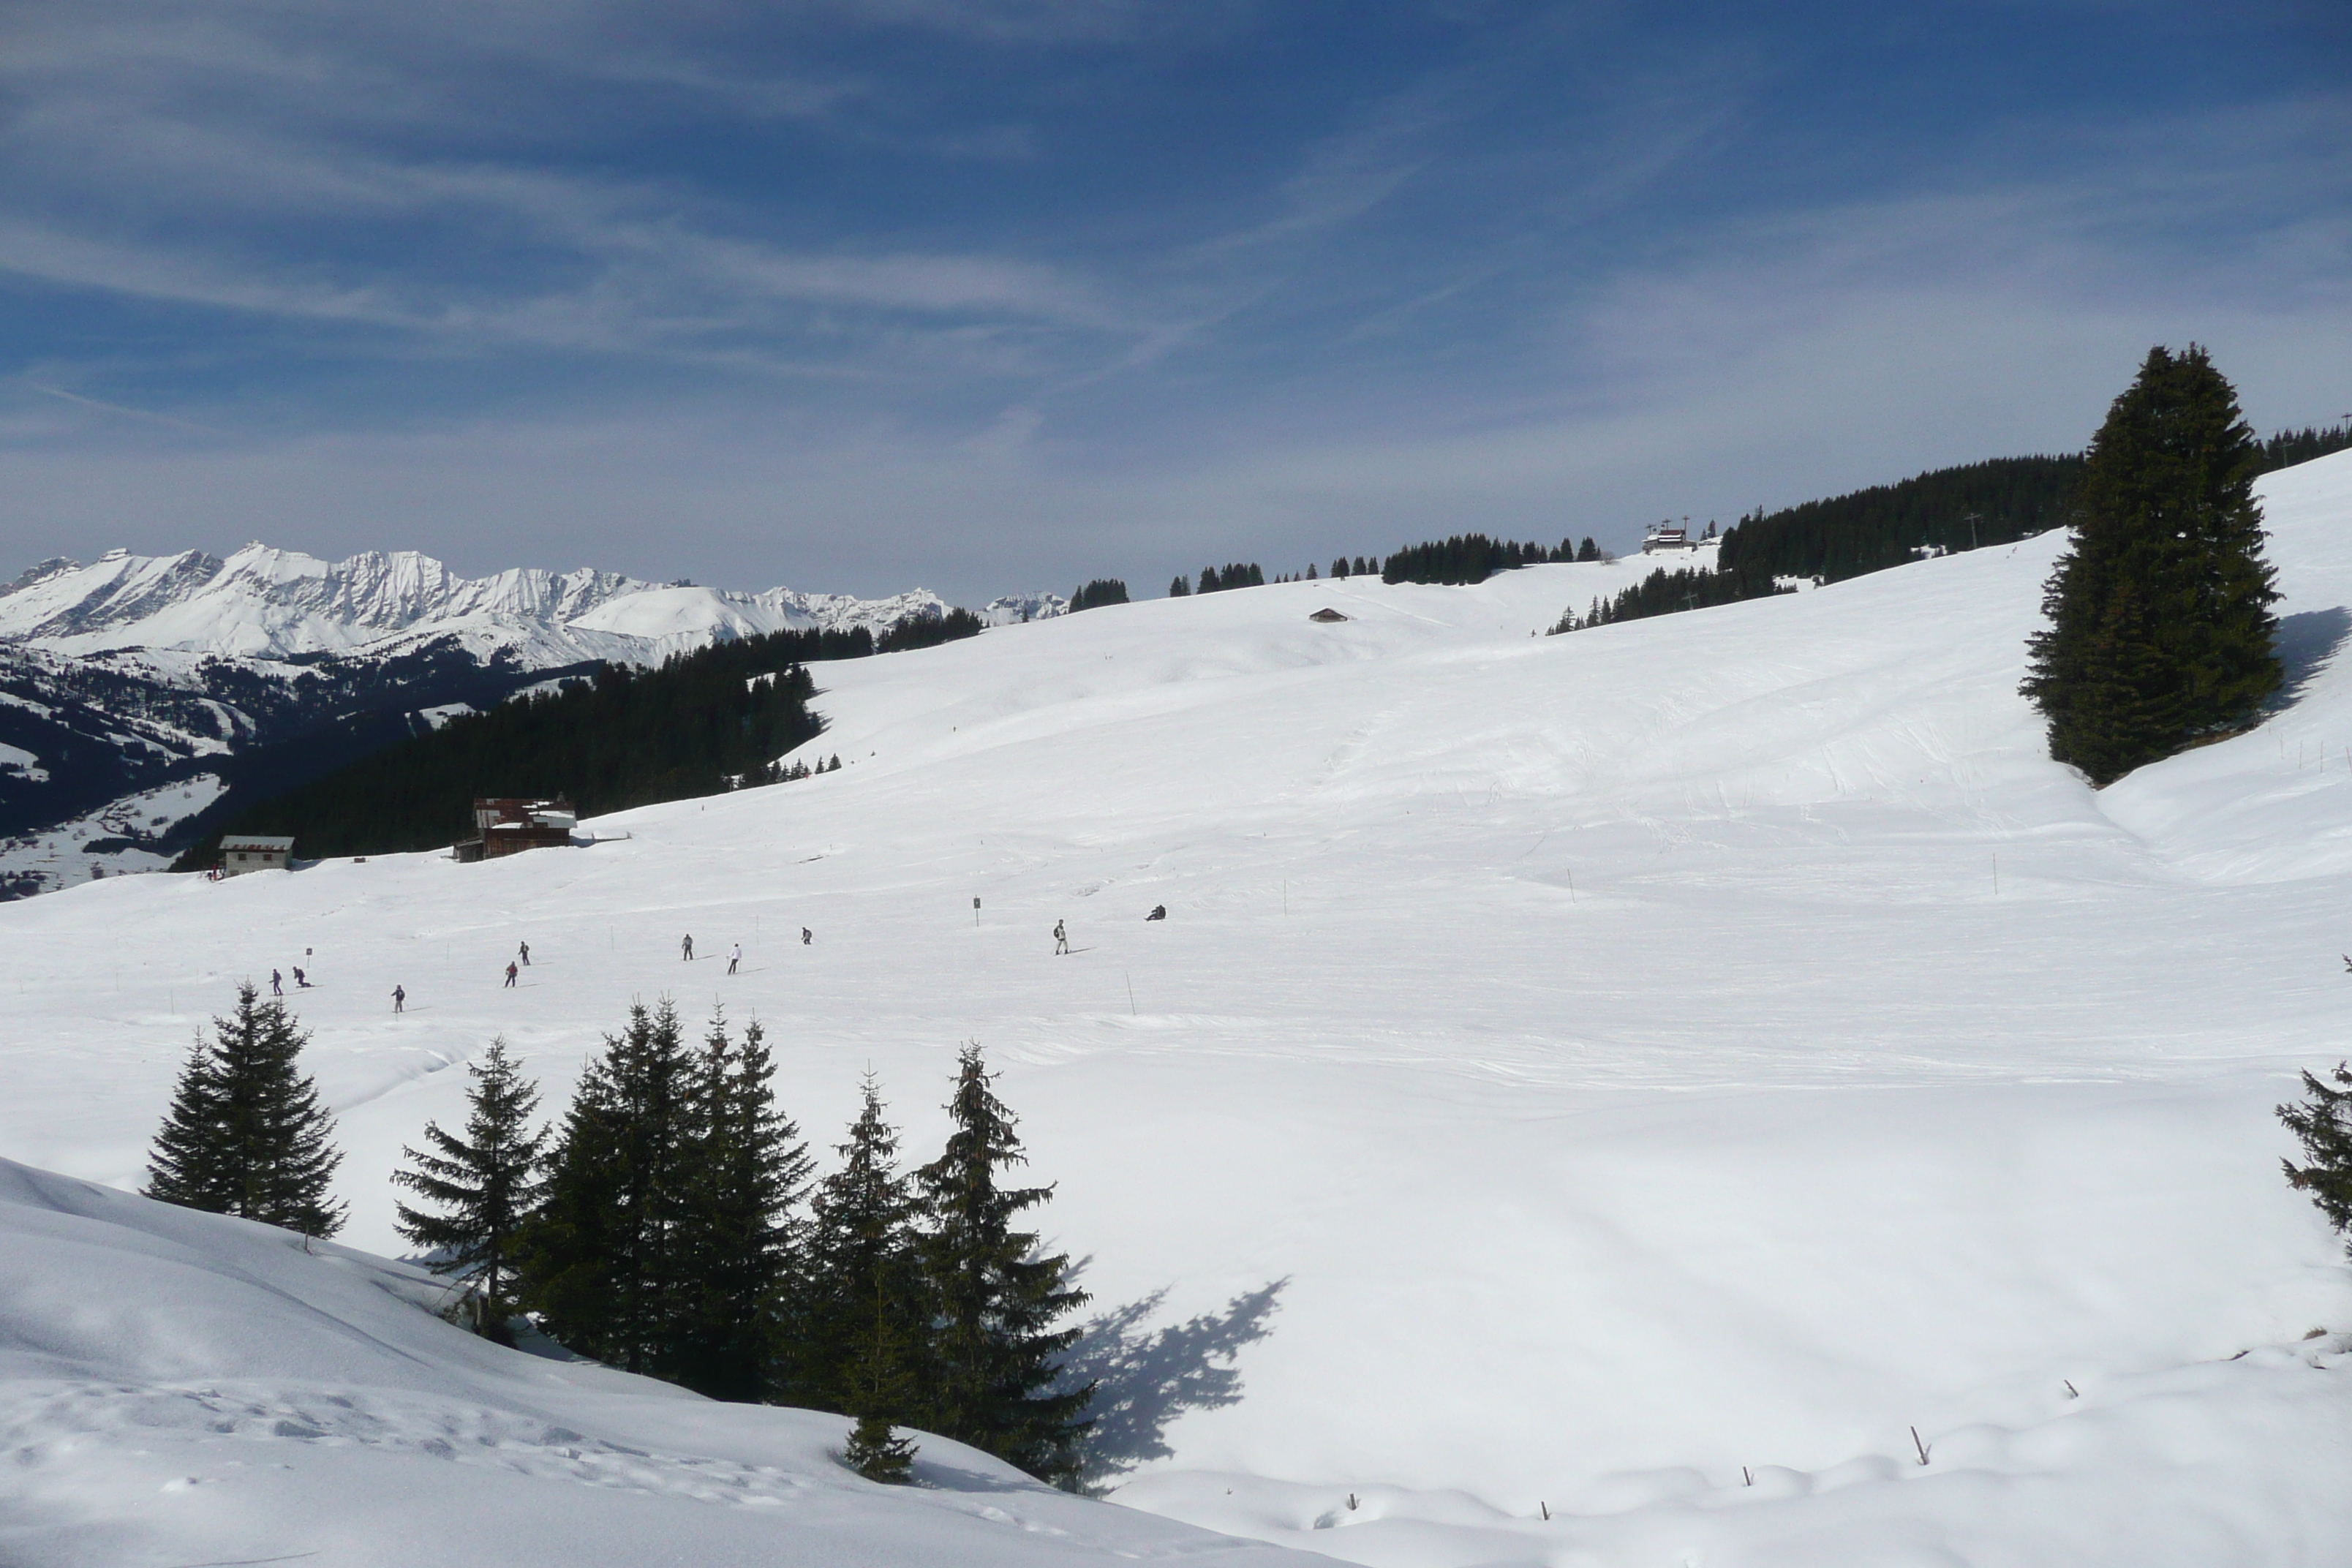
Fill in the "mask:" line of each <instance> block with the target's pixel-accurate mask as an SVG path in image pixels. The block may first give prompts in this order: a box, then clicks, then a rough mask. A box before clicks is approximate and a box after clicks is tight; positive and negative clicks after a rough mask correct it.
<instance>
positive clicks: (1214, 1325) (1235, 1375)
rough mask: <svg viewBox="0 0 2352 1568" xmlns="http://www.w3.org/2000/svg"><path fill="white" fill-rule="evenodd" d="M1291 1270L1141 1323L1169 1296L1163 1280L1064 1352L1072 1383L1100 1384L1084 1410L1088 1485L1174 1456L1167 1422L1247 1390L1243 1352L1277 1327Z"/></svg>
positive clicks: (1219, 1405)
mask: <svg viewBox="0 0 2352 1568" xmlns="http://www.w3.org/2000/svg"><path fill="white" fill-rule="evenodd" d="M1289 1283H1290V1281H1289V1279H1287V1278H1285V1279H1274V1280H1269V1281H1268V1282H1267V1283H1265V1285H1263V1286H1260V1287H1259V1288H1258V1289H1255V1290H1247V1291H1244V1292H1243V1293H1242V1294H1241V1295H1238V1296H1236V1297H1234V1299H1233V1300H1230V1301H1228V1302H1226V1303H1225V1306H1224V1309H1223V1310H1222V1311H1216V1312H1203V1313H1202V1314H1201V1315H1200V1316H1198V1317H1196V1318H1193V1319H1192V1320H1190V1321H1186V1322H1181V1323H1169V1324H1166V1325H1164V1326H1162V1327H1160V1328H1157V1329H1147V1328H1146V1327H1145V1326H1144V1325H1145V1324H1146V1323H1147V1322H1149V1321H1150V1319H1151V1318H1152V1317H1153V1316H1154V1315H1155V1314H1157V1313H1158V1311H1159V1310H1160V1303H1161V1302H1163V1301H1165V1300H1167V1299H1168V1291H1167V1290H1166V1289H1164V1288H1163V1289H1158V1290H1154V1291H1153V1292H1151V1294H1150V1295H1148V1296H1145V1297H1143V1298H1141V1299H1140V1300H1134V1301H1129V1303H1127V1304H1126V1305H1125V1306H1123V1307H1118V1308H1114V1309H1113V1310H1110V1311H1108V1312H1106V1313H1104V1314H1103V1315H1102V1316H1101V1317H1099V1318H1097V1319H1095V1320H1094V1321H1092V1322H1090V1323H1088V1324H1087V1325H1086V1327H1085V1329H1084V1330H1083V1331H1081V1332H1080V1334H1079V1337H1078V1342H1077V1343H1076V1344H1075V1345H1073V1346H1071V1347H1070V1352H1069V1354H1068V1355H1067V1356H1066V1357H1065V1358H1064V1359H1063V1363H1062V1371H1063V1375H1064V1377H1065V1378H1066V1380H1067V1381H1066V1384H1065V1386H1067V1385H1068V1384H1078V1383H1085V1382H1087V1380H1089V1379H1093V1380H1095V1381H1097V1383H1099V1384H1100V1386H1099V1387H1098V1388H1097V1390H1096V1392H1095V1399H1094V1403H1093V1404H1092V1405H1089V1406H1087V1415H1089V1416H1091V1417H1092V1418H1093V1420H1094V1427H1093V1429H1092V1431H1090V1432H1089V1433H1088V1434H1087V1452H1086V1465H1085V1468H1084V1469H1083V1471H1082V1472H1081V1476H1080V1479H1081V1483H1082V1485H1083V1488H1084V1489H1085V1490H1087V1491H1089V1492H1097V1493H1099V1492H1102V1491H1105V1490H1108V1489H1109V1488H1110V1487H1112V1486H1113V1485H1116V1484H1117V1482H1118V1480H1119V1479H1120V1478H1121V1477H1124V1476H1126V1475H1128V1474H1129V1473H1130V1472H1131V1471H1133V1470H1134V1469H1136V1468H1138V1467H1139V1466H1140V1465H1143V1464H1145V1463H1147V1462H1148V1461H1150V1460H1152V1459H1164V1458H1169V1457H1170V1456H1171V1454H1172V1453H1173V1452H1174V1450H1173V1449H1171V1448H1170V1447H1169V1446H1168V1441H1167V1437H1166V1433H1167V1430H1168V1426H1169V1425H1170V1423H1171V1422H1173V1421H1174V1420H1175V1419H1176V1417H1178V1416H1179V1415H1182V1414H1183V1413H1184V1412H1186V1411H1187V1410H1221V1409H1223V1408H1224V1407H1225V1406H1227V1405H1238V1404H1240V1403H1241V1398H1242V1374H1241V1368H1240V1364H1239V1363H1240V1357H1241V1352H1242V1349H1243V1347H1244V1346H1245V1345H1253V1344H1255V1343H1256V1342H1258V1341H1260V1340H1262V1339H1265V1337H1266V1336H1267V1335H1269V1334H1271V1333H1272V1332H1273V1329H1272V1328H1271V1327H1269V1326H1268V1320H1269V1319H1271V1318H1272V1317H1273V1316H1274V1311H1275V1308H1276V1306H1277V1305H1278V1304H1279V1302H1280V1298H1281V1295H1282V1291H1283V1288H1284V1287H1285V1286H1286V1285H1288V1284H1289Z"/></svg>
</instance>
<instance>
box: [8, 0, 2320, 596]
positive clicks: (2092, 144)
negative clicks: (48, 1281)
mask: <svg viewBox="0 0 2352 1568" xmlns="http://www.w3.org/2000/svg"><path fill="white" fill-rule="evenodd" d="M0 329H5V336H0V345H4V346H5V363H0V544H5V546H7V549H6V551H5V552H0V566H5V567H7V568H8V569H10V570H12V571H13V569H15V568H16V567H17V566H20V565H22V564H25V563H29V562H31V561H34V560H37V559H39V558H41V557H45V556H47V555H52V554H61V553H62V554H73V555H79V556H81V557H83V558H85V559H86V558H88V557H89V555H92V554H95V553H97V552H100V551H101V550H103V549H106V548H108V547H109V546H111V545H115V544H124V545H128V546H130V547H131V548H132V549H135V550H140V551H142V552H152V551H165V550H176V549H184V548H190V547H201V548H207V549H212V550H215V551H219V550H225V549H227V548H232V547H234V546H235V545H236V544H238V543H240V542H244V541H245V540H247V539H250V538H261V539H265V540H268V541H269V542H273V543H278V544H283V545H288V546H291V547H294V548H299V549H304V550H309V551H311V552H316V553H320V554H326V555H340V554H342V553H346V552H351V551H352V550H357V549H364V548H417V549H423V550H426V551H429V552H433V553H435V554H437V555H440V556H442V557H443V558H444V559H446V560H448V561H450V562H451V563H453V564H455V565H457V566H458V567H459V568H461V569H463V570H466V571H468V572H484V571H489V570H495V569H498V568H500V567H504V566H508V565H516V564H536V565H549V566H556V567H568V566H572V565H576V564H583V563H588V564H595V565H599V566H604V567H609V568H613V569H617V570H624V571H629V572H635V573H638V574H645V575H649V576H657V577H664V578H667V577H674V576H681V575H683V576H691V577H693V578H695V579H696V580H697V581H702V582H712V583H719V584H729V585H734V586H764V585H768V584H775V583H789V584H793V585H795V586H801V587H807V588H812V589H827V590H835V591H849V592H862V593H877V592H885V591H890V590H895V589H898V588H900V587H904V586H908V585H909V584H916V583H921V584H928V585H930V586H933V587H936V588H939V589H940V590H941V591H942V592H945V593H948V594H950V596H953V597H957V598H959V599H961V600H964V601H966V602H971V601H977V600H980V599H984V598H986V597H989V596H992V595H995V594H997V593H1001V592H1008V591H1013V590H1016V589H1024V588H1032V587H1049V588H1054V589H1057V590H1059V591H1063V592H1067V591H1068V590H1069V588H1070V587H1072V586H1073V585H1074V584H1076V583H1077V582H1078V581H1080V580H1081V579H1083V578H1086V577H1090V576H1094V575H1098V574H1118V575H1122V576H1124V577H1126V578H1127V579H1128V580H1129V583H1130V584H1133V585H1134V586H1135V588H1136V589H1137V590H1138V591H1139V592H1147V591H1148V592H1151V593H1157V592H1160V591H1161V590H1162V589H1163V588H1164V585H1165V584H1166V582H1167V580H1168V578H1169V577H1170V576H1171V574H1174V573H1176V572H1178V571H1190V570H1192V569H1194V568H1196V567H1198V566H1199V565H1201V564H1202V563H1207V562H1219V563H1222V562H1223V561H1227V560H1233V559H1244V560H1255V561H1259V562H1261V563H1263V564H1264V565H1265V567H1266V569H1267V570H1268V571H1269V572H1274V571H1283V570H1295V569H1297V568H1299V567H1302V566H1304V565H1305V564H1306V563H1307V562H1309V561H1314V562H1317V563H1328V561H1329V560H1330V558H1331V557H1332V556H1333V555H1334V554H1337V553H1339V552H1347V553H1349V554H1370V553H1373V552H1381V551H1385V550H1389V549H1392V548H1394V547H1395V546H1397V545H1399V544H1401V543H1404V542H1411V541H1414V540H1419V539H1423V538H1426V537H1431V536H1435V535H1442V534H1444V533H1449V532H1455V531H1464V530H1467V529H1474V528H1475V529H1483V530H1486V531H1489V532H1498V533H1504V534H1508V535H1511V536H1513V537H1521V538H1524V537H1537V538H1541V539H1545V540H1553V539H1558V538H1559V537H1560V536H1562V535H1563V534H1568V535H1575V536H1582V535H1584V534H1587V533H1590V534H1593V535H1596V536H1598V537H1599V538H1600V539H1601V541H1602V542H1604V543H1611V544H1623V543H1627V542H1631V541H1632V540H1633V539H1635V538H1637V537H1638V534H1639V531H1640V528H1641V525H1642V524H1643V522H1645V521H1652V520H1654V519H1656V518H1659V517H1664V516H1667V515H1673V516H1677V517H1678V516H1681V515H1684V514H1688V515H1690V516H1692V517H1694V518H1699V517H1714V518H1720V519H1721V520H1723V521H1726V522H1728V521H1731V520H1732V519H1733V518H1734V517H1735V516H1737V515H1738V513H1740V512H1741V511H1743V510H1747V509H1748V508H1749V507H1752V506H1755V505H1759V504H1763V505H1777V504H1781V503H1786V502H1790V501H1796V500H1804V499H1808V498H1810V497H1812V496H1816V495H1821V494H1826V493H1831V492H1834V491H1836V490H1839V489H1850V488H1853V487H1854V486H1857V485H1861V484H1868V483H1874V482H1878V481H1881V480H1885V479H1895V478H1899V477H1902V476H1903V475H1906V474H1908V473H1912V472H1916V471H1917V470H1919V469H1922V468H1929V467H1934V466H1938V465H1942V464H1946V463H1952V462H1962V461H1969V460H1972V459H1975V458H1983V457H1991V456H1998V455H2002V454H2007V453H2013V452H2021V451H2043V450H2057V449H2064V448H2071V447H2077V446H2079V445H2080V444H2081V443H2082V442H2083V441H2084V440H2085V439H2086V438H2087V437H2088V436H2089V434H2090V432H2091V430H2092V429H2093V428H2095V426H2096V425H2097V423H2098V420H2099V418H2100V416H2102V414H2103V413H2104V410H2105V405H2106V402H2107V400H2108V399H2109V398H2111V397H2112V396H2113V395H2115V393H2116V392H2117V391H2119V390H2120V389H2121V387H2122V385H2123V384H2124V383H2125V381H2126V380H2127V379H2128V377H2129V375H2130V374H2131V371H2132V368H2133V367H2134V365H2135V364H2136V363H2137V360H2138V358H2139V356H2140V355H2141V354H2142V353H2145V352H2146V350H2147V347H2148V346H2149V345H2150V344H2151V343H2155V342H2170V343H2180V342H2187V341H2189V340H2190V339H2192V338H2193V339H2196V340H2198V341H2200V342H2206V343H2208V344H2209V345H2210V346H2211V347H2212V349H2213V351H2214V353H2215V355H2216V358H2217V360H2218V362H2219V363H2221V367H2222V369H2223V370H2224V371H2225V372H2227V373H2228V374H2231V376H2232V377H2233V378H2234V379H2235V380H2236V381H2237V383H2238V385H2239V388H2240V392H2241V395H2242V398H2243V400H2244V402H2245V404H2246V406H2247V409H2248V412H2249V415H2250V416H2252V418H2253V420H2254V422H2255V423H2256V425H2257V426H2261V427H2263V428H2264V429H2268V428H2271V427H2274V426H2280V425H2284V424H2294V425H2303V424H2307V423H2315V422H2325V421H2327V420H2331V419H2333V418H2335V417H2336V416H2339V415H2341V414H2344V413H2345V412H2347V410H2352V8H2347V7H2345V6H2344V5H2341V4H2340V0H2276V3H2269V0H2248V3H2246V4H2239V5H2158V4H2145V5H2143V4H2134V3H2131V0H2084V3H2081V4H2067V3H2064V0H2045V3H2042V4H1992V3H1987V4H1953V5H1827V4H1806V3H1804V0H1794V3H1783V4H1754V5H1601V4H1593V5H1544V4H1532V3H1507V0H1494V3H1487V0H1448V3H1440V4H1427V5H1411V4H1402V3H1400V4H1348V3H1342V0H1320V3H1298V4H1286V3H1280V0H1188V3H1183V4H1169V5H1155V4H1145V3H1142V0H994V3H989V0H868V3H856V0H831V3H827V0H808V3H803V4H789V3H781V4H780V3H772V4H766V5H749V4H745V5H733V4H722V3H719V0H656V3H645V4H639V3H635V0H492V3H488V4H485V3H483V0H467V3H465V4H458V3H456V0H404V3H403V4H402V5H397V6H373V7H366V6H351V5H342V4H327V3H324V0H253V3H249V4H234V3H228V0H211V3H206V4H174V3H172V0H148V3H142V4H124V3H119V0H74V3H73V4H70V5H68V4H64V3H62V0H59V3H52V4H41V5H24V6H16V7H11V8H8V9H7V10H6V11H5V13H0ZM11 558H13V559H11Z"/></svg>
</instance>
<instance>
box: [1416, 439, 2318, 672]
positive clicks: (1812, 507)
mask: <svg viewBox="0 0 2352 1568" xmlns="http://www.w3.org/2000/svg"><path fill="white" fill-rule="evenodd" d="M2347 447H2352V424H2348V425H2340V426H2328V427H2327V428H2325V429H2317V428H2314V429H2305V430H2283V431H2280V432H2279V433H2278V434H2277V435H2275V436H2273V437H2271V438H2270V439H2269V440H2267V441H2264V442H2263V443H2262V444H2261V446H2260V447H2259V448H2258V455H2257V456H2256V457H2255V458H2253V459H2252V464H2251V471H2250V475H2249V477H2252V476H2253V475H2261V474H2267V473H2270V472H2272V471H2273V470H2275V469H2278V468H2291V467H2293V466H2294V465H2295V464H2297V463H2307V462H2309V461H2311V460H2312V459H2313V458H2324V457H2326V456H2327V455H2328V454H2329V453H2331V452H2340V451H2343V450H2345V449H2346V448H2347ZM2082 473H2083V458H2081V456H2079V455H2069V456H2063V457H2040V458H1991V459H1990V460H1988V461H1985V462H1981V463H1969V464H1966V465H1964V466H1962V467H1959V468H1937V469H1935V470H1933V471H1932V472H1929V473H1925V474H1920V475H1918V476H1917V477H1916V478H1914V479H1905V480H1903V481H1901V482H1900V483H1898V484H1892V485H1874V486H1872V487H1871V488H1870V489H1864V490H1855V491H1854V492H1853V493H1852V494H1850V495H1843V496H1834V497H1832V498H1831V499H1829V500H1816V501H1807V502H1805V503H1803V504H1802V505H1801V506H1792V507H1786V508H1783V509H1782V510H1779V511H1774V512H1765V511H1762V510H1758V511H1756V512H1753V513H1750V514H1749V515H1748V516H1747V517H1744V518H1741V519H1740V520H1739V521H1738V523H1737V524H1735V525H1734V526H1733V527H1731V528H1729V529H1727V530H1725V531H1724V535H1723V545H1722V551H1721V553H1720V554H1719V556H1718V557H1717V563H1716V570H1715V571H1714V572H1712V573H1706V572H1695V571H1690V570H1687V569H1668V568H1664V567H1661V568H1660V569H1659V570H1658V571H1657V572H1655V573H1654V574H1651V575H1650V576H1649V577H1647V578H1645V579H1643V581H1642V582H1640V583H1637V584H1634V585H1633V586H1632V587H1630V588H1627V589H1625V590H1624V591H1622V593H1620V594H1618V595H1616V596H1615V597H1614V598H1612V599H1609V600H1606V601H1602V600H1595V601H1594V602H1593V604H1592V605H1591V606H1590V607H1589V608H1588V609H1587V610H1586V611H1585V613H1584V614H1582V615H1579V614H1578V613H1577V612H1576V611H1575V609H1574V608H1573V607H1570V610H1569V612H1568V613H1567V614H1566V615H1564V616H1561V617H1560V622H1559V625H1558V626H1554V627H1553V628H1552V629H1553V630H1554V631H1556V632H1558V631H1574V630H1577V629H1578V628H1580V627H1583V626H1606V625H1608V624H1610V623H1611V622H1612V621H1630V620H1639V619H1641V618H1642V617H1643V616H1663V615H1669V614H1672V613H1673V612H1675V611H1676V610H1693V609H1705V608H1706V607H1707V606H1708V605H1727V604H1731V603H1733V602H1734V601H1736V600H1739V599H1754V598H1761V597H1763V596H1764V595H1768V594H1772V593H1776V592H1779V591H1780V590H1779V587H1778V585H1777V579H1780V578H1784V577H1818V578H1820V579H1821V580H1822V582H1824V583H1835V582H1839V581H1841V580H1843V579H1844V578H1847V577H1859V576H1861V575H1862V574H1864V573H1866V572H1876V571H1880V570H1882V569H1884V568H1885V567H1888V566H1900V565H1902V564H1903V563H1905V562H1906V561H1912V560H1916V559H1917V558H1918V556H1919V555H1920V554H1921V553H1922V552H1926V551H1932V550H1943V551H1951V552H1958V551H1962V550H1973V549H1977V548H1979V547H1981V546H1985V545H1991V544H2008V543H2011V542H2014V541H2016V540H2020V539H2024V538H2028V537H2030V536H2032V535H2033V534H2036V533H2041V532H2043V531H2047V530H2049V529H2053V528H2056V527H2059V526H2061V525H2062V524H2063V523H2066V522H2067V521H2070V520H2071V519H2072V517H2073V514H2074V505H2075V500H2074V490H2075V487H2076V484H2077V483H2078V481H2079V480H2080V479H2081V478H2082ZM1423 548H1424V549H1426V548H1430V547H1428V546H1423ZM1421 580H1422V579H1412V581H1421ZM1441 580H1442V579H1441ZM1389 581H1391V582H1395V581H1398V579H1396V578H1394V577H1391V578H1390V579H1389Z"/></svg>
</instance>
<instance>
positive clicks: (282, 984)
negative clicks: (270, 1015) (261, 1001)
mask: <svg viewBox="0 0 2352 1568" xmlns="http://www.w3.org/2000/svg"><path fill="white" fill-rule="evenodd" d="M269 994H271V995H272V996H283V995H285V994H286V977H285V976H284V975H282V974H280V973H278V971H276V970H274V969H273V970H271V971H270V972H269Z"/></svg>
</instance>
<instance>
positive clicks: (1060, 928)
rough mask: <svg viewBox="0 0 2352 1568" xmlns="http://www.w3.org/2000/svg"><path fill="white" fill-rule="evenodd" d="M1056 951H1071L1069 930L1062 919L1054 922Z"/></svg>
mask: <svg viewBox="0 0 2352 1568" xmlns="http://www.w3.org/2000/svg"><path fill="white" fill-rule="evenodd" d="M1054 951H1055V952H1056V953H1064V952H1069V951H1070V933H1069V930H1068V928H1066V926H1064V925H1063V924H1062V922H1061V921H1055V922H1054Z"/></svg>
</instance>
